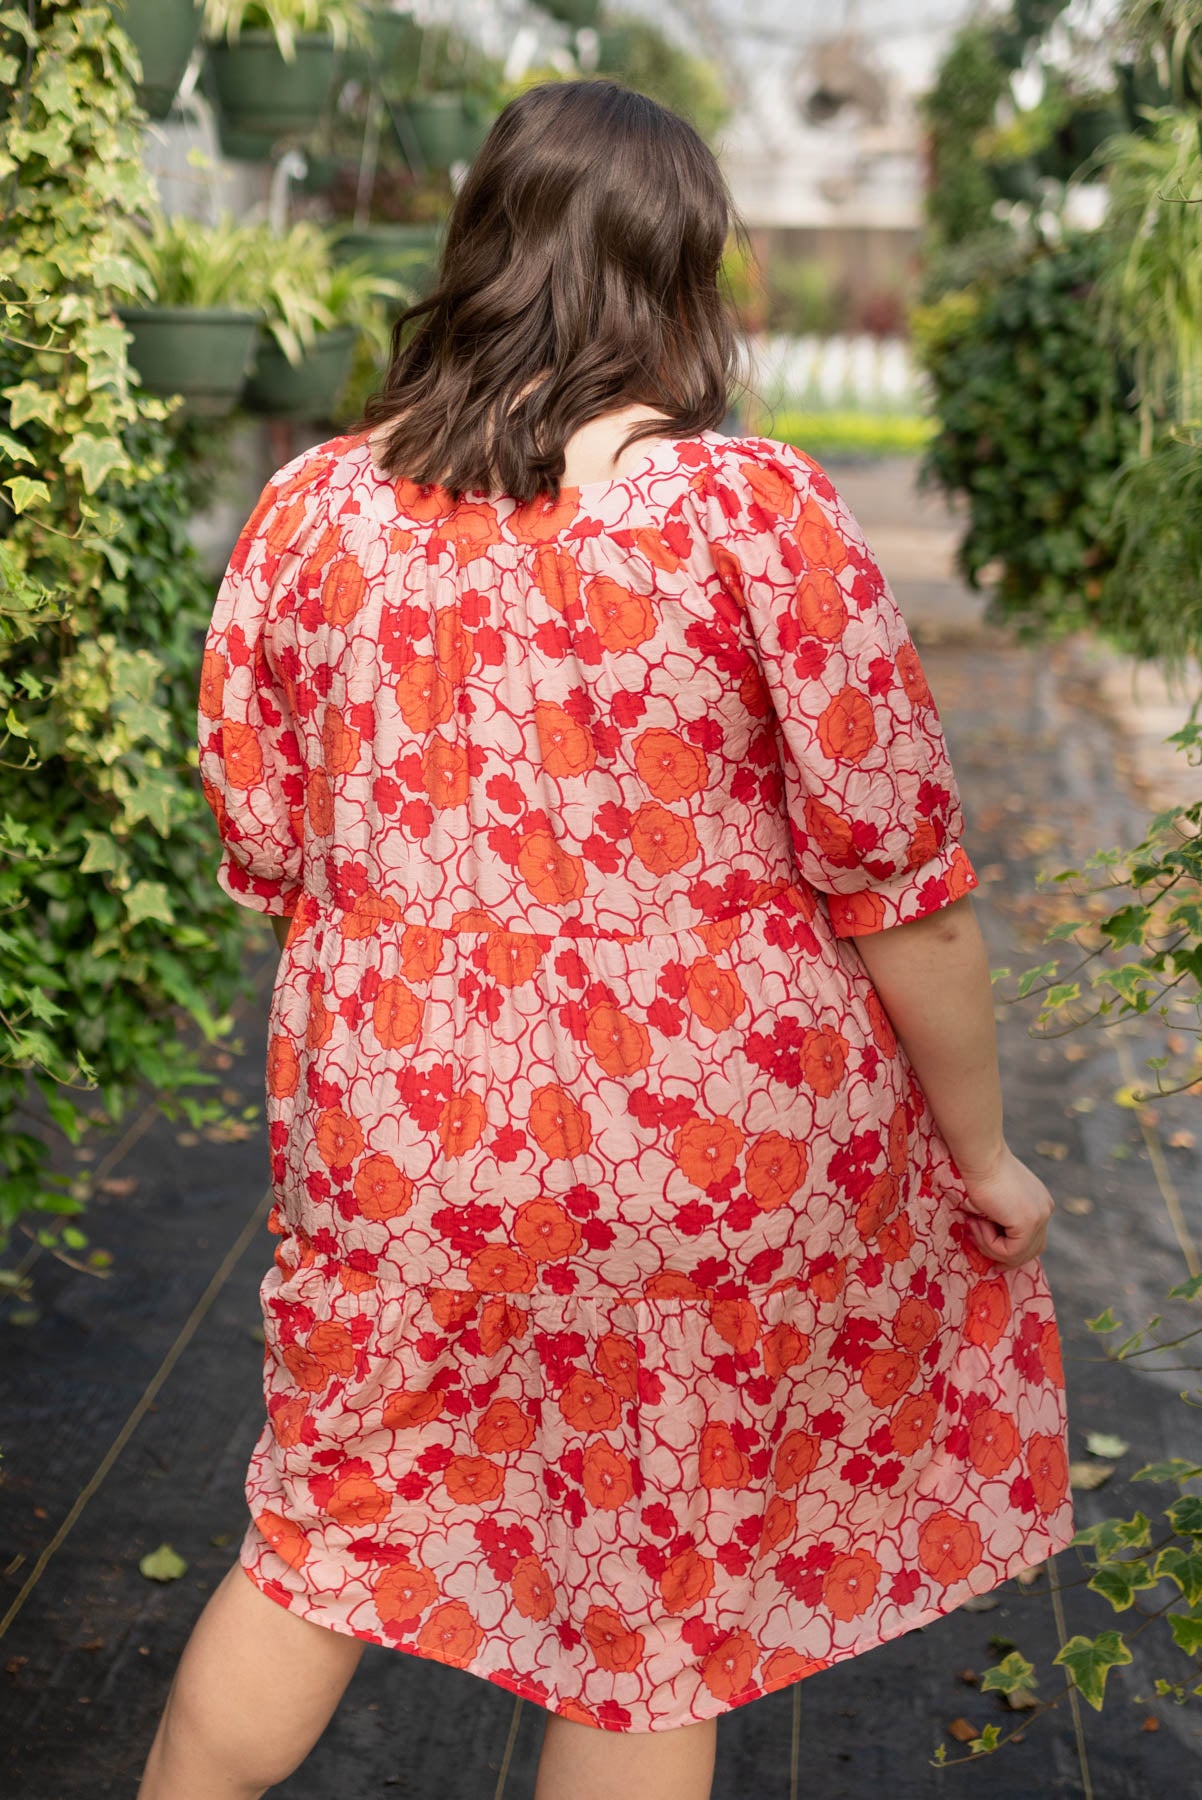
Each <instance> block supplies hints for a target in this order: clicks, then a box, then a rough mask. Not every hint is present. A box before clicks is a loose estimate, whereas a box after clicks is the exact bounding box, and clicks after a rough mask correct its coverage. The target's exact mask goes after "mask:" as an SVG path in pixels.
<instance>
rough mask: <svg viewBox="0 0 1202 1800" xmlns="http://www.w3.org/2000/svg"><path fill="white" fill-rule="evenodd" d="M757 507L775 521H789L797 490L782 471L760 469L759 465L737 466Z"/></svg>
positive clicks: (769, 468)
mask: <svg viewBox="0 0 1202 1800" xmlns="http://www.w3.org/2000/svg"><path fill="white" fill-rule="evenodd" d="M739 469H740V472H741V474H742V475H743V478H744V480H745V481H746V483H747V486H748V487H749V488H750V489H751V492H752V494H753V496H754V498H755V502H756V505H757V506H760V507H762V508H763V510H764V511H765V512H766V513H769V514H771V516H772V517H773V518H775V519H791V518H792V517H793V512H794V509H795V507H796V505H797V489H796V488H795V487H794V485H793V482H792V481H791V480H790V478H789V476H788V475H787V474H786V472H785V471H784V470H783V469H774V468H773V467H772V466H771V465H769V466H768V468H766V469H765V468H761V466H760V464H759V463H752V462H745V463H740V464H739Z"/></svg>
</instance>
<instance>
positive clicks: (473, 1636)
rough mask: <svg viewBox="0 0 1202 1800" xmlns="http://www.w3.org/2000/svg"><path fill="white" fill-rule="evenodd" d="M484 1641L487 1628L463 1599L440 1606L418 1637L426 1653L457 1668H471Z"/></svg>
mask: <svg viewBox="0 0 1202 1800" xmlns="http://www.w3.org/2000/svg"><path fill="white" fill-rule="evenodd" d="M483 1641H484V1632H483V1630H482V1629H481V1627H480V1626H479V1625H478V1624H477V1623H476V1621H475V1619H473V1617H472V1615H471V1613H470V1612H469V1611H468V1609H467V1607H466V1606H465V1605H464V1603H463V1601H462V1600H446V1601H444V1602H443V1604H442V1605H441V1606H436V1607H435V1608H434V1611H433V1612H432V1613H431V1614H430V1616H429V1618H428V1619H427V1620H426V1622H425V1624H424V1625H423V1626H422V1628H421V1630H420V1631H419V1632H418V1634H417V1639H416V1643H417V1648H418V1649H419V1650H420V1651H421V1653H422V1655H423V1656H429V1657H431V1658H432V1659H433V1660H434V1661H435V1662H441V1663H450V1665H451V1666H452V1668H456V1669H466V1668H467V1666H468V1664H469V1663H470V1662H471V1660H472V1658H473V1657H474V1656H475V1654H476V1652H477V1650H478V1649H479V1648H480V1645H481V1643H482V1642H483Z"/></svg>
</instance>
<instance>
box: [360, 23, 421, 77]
mask: <svg viewBox="0 0 1202 1800" xmlns="http://www.w3.org/2000/svg"><path fill="white" fill-rule="evenodd" d="M367 31H368V41H367V43H366V44H365V45H363V46H362V47H359V46H356V47H353V48H351V49H349V50H347V51H346V52H345V54H344V55H343V58H342V69H341V74H342V76H343V77H344V78H345V79H346V80H348V81H369V80H371V78H372V77H373V76H375V77H376V78H377V79H383V78H385V77H387V76H389V75H392V74H394V73H395V72H396V71H397V70H400V69H405V70H407V69H416V68H417V64H418V58H419V57H420V55H421V46H422V28H421V26H420V25H419V24H418V23H417V21H416V19H414V18H412V17H411V15H410V14H409V13H407V12H394V11H393V10H392V9H391V8H390V7H386V6H373V7H371V9H370V10H369V12H368V14H367Z"/></svg>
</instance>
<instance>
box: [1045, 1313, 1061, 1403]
mask: <svg viewBox="0 0 1202 1800" xmlns="http://www.w3.org/2000/svg"><path fill="white" fill-rule="evenodd" d="M1039 1355H1040V1360H1041V1361H1042V1363H1043V1372H1044V1376H1045V1378H1046V1379H1047V1380H1048V1381H1050V1382H1051V1383H1052V1385H1053V1387H1058V1388H1062V1387H1063V1386H1064V1361H1063V1358H1062V1356H1061V1351H1060V1332H1059V1330H1058V1329H1057V1326H1056V1321H1055V1319H1049V1320H1048V1321H1047V1322H1046V1324H1045V1325H1044V1327H1043V1330H1042V1331H1041V1332H1040V1334H1039Z"/></svg>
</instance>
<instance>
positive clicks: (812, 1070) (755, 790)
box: [200, 431, 1072, 1731]
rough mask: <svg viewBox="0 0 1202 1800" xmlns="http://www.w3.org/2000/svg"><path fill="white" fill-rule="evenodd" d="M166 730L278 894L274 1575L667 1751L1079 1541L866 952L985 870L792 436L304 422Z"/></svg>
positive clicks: (1007, 1329)
mask: <svg viewBox="0 0 1202 1800" xmlns="http://www.w3.org/2000/svg"><path fill="white" fill-rule="evenodd" d="M200 727H201V730H200V747H201V768H202V772H203V776H204V781H205V787H206V792H207V794H208V797H209V800H210V803H211V805H212V807H213V809H214V812H215V814H216V817H217V820H218V824H219V827H220V832H221V836H222V839H223V843H224V854H223V857H222V860H221V866H220V879H221V881H222V883H223V884H224V886H225V887H226V889H227V890H228V892H229V893H231V894H232V895H233V896H234V898H235V899H237V900H239V901H241V902H243V903H244V904H245V905H247V906H250V907H253V908H255V909H257V910H258V911H260V912H264V913H276V914H291V915H292V918H293V924H292V927H291V931H290V934H289V938H288V943H287V946H286V948H285V950H284V952H283V956H282V959H281V963H280V968H279V973H278V977H277V980H276V984H275V990H274V997H273V1003H272V1008H271V1020H270V1051H269V1063H268V1071H267V1085H268V1114H269V1126H270V1144H271V1157H272V1179H273V1183H274V1206H273V1208H272V1213H271V1219H270V1225H271V1229H272V1230H273V1232H275V1233H276V1234H278V1243H277V1246H276V1249H275V1258H274V1262H273V1264H272V1265H271V1266H270V1268H269V1269H268V1272H267V1274H266V1276H265V1278H264V1280H263V1282H262V1286H261V1298H262V1306H263V1317H264V1327H265V1336H266V1349H265V1395H266V1405H267V1420H266V1423H265V1424H264V1427H263V1431H262V1434H261V1436H260V1438H259V1441H258V1443H257V1445H256V1447H255V1450H254V1453H253V1458H252V1461H251V1464H250V1468H249V1471H248V1474H247V1482H246V1492H247V1498H248V1501H249V1506H250V1512H251V1522H250V1523H249V1525H248V1527H247V1531H246V1536H245V1539H244V1542H243V1544H242V1548H241V1561H242V1563H243V1566H244V1567H245V1569H246V1572H247V1574H248V1575H249V1576H250V1578H251V1579H252V1580H253V1581H255V1582H256V1583H257V1584H258V1585H259V1586H260V1588H261V1589H262V1591H263V1592H264V1593H266V1594H268V1595H269V1596H270V1597H271V1598H272V1599H273V1600H274V1601H276V1602H278V1604H279V1605H281V1606H283V1607H286V1608H288V1609H290V1610H291V1611H292V1612H294V1613H296V1614H297V1615H299V1616H300V1617H302V1618H305V1619H309V1620H313V1621H316V1622H317V1623H318V1624H321V1625H325V1626H328V1627H330V1628H332V1629H333V1630H335V1631H340V1632H346V1633H351V1634H354V1635H355V1636H358V1637H361V1638H365V1639H368V1640H370V1641H372V1642H376V1643H382V1644H387V1645H392V1646H395V1647H396V1648H398V1649H401V1650H405V1651H409V1652H411V1653H413V1654H416V1655H418V1656H423V1657H431V1658H434V1659H435V1660H437V1661H440V1662H443V1663H450V1664H453V1665H456V1666H458V1667H460V1668H463V1669H467V1670H470V1671H472V1672H474V1673H475V1674H477V1675H480V1676H483V1677H485V1678H486V1679H488V1680H490V1681H493V1682H496V1683H498V1684H499V1685H500V1686H502V1687H504V1688H507V1689H509V1690H511V1691H512V1692H513V1693H515V1694H518V1695H522V1696H525V1697H527V1698H529V1699H530V1700H533V1701H535V1702H537V1703H538V1704H539V1705H541V1706H543V1707H546V1708H548V1709H550V1710H552V1711H554V1712H558V1713H562V1714H564V1715H566V1716H567V1717H569V1718H572V1719H576V1720H580V1721H583V1722H585V1723H587V1724H591V1725H594V1726H597V1727H600V1728H603V1729H608V1730H614V1731H658V1730H666V1729H669V1728H671V1727H674V1726H678V1725H683V1724H687V1723H689V1722H692V1721H696V1720H701V1719H707V1718H710V1717H713V1716H714V1715H716V1714H719V1713H723V1712H725V1711H727V1710H728V1709H730V1708H732V1707H735V1706H740V1705H742V1704H744V1703H745V1702H747V1701H750V1700H754V1699H756V1698H757V1697H758V1696H760V1695H762V1694H765V1693H769V1692H771V1691H772V1690H774V1689H777V1688H780V1687H783V1686H785V1685H786V1684H788V1683H791V1682H795V1681H797V1680H798V1679H799V1678H801V1677H803V1676H806V1675H809V1674H811V1673H813V1672H814V1671H816V1670H820V1669H824V1668H826V1667H828V1666H829V1665H830V1664H832V1663H836V1662H839V1661H841V1660H842V1659H844V1658H846V1657H850V1656H854V1655H856V1654H858V1653H859V1652H861V1651H864V1650H867V1649H869V1648H871V1647H872V1646H873V1645H874V1644H878V1643H880V1642H882V1641H883V1640H885V1639H888V1638H892V1637H894V1636H896V1635H897V1634H898V1633H901V1632H904V1631H908V1630H911V1629H912V1628H913V1627H915V1626H917V1625H921V1624H923V1623H924V1622H926V1621H928V1620H930V1619H933V1618H934V1617H935V1616H936V1615H938V1614H940V1613H943V1612H946V1611H948V1610H949V1609H951V1608H953V1607H955V1606H957V1605H958V1604H959V1603H960V1602H961V1601H963V1600H964V1599H966V1598H967V1597H968V1596H969V1595H973V1594H979V1593H982V1592H984V1591H985V1590H986V1589H989V1588H992V1587H994V1586H995V1585H997V1584H998V1583H999V1582H1001V1581H1003V1580H1004V1579H1005V1578H1006V1577H1007V1576H1009V1575H1011V1574H1013V1573H1014V1572H1016V1571H1017V1570H1018V1569H1020V1568H1022V1567H1024V1566H1026V1565H1029V1564H1031V1563H1035V1562H1037V1561H1039V1560H1041V1559H1043V1558H1045V1557H1047V1556H1049V1555H1050V1554H1052V1553H1053V1552H1054V1551H1056V1550H1059V1549H1061V1548H1062V1547H1063V1546H1065V1545H1066V1544H1067V1543H1068V1541H1069V1538H1070V1536H1071V1534H1072V1506H1071V1500H1070V1497H1069V1492H1068V1468H1067V1456H1066V1423H1065V1409H1064V1389H1063V1374H1062V1369H1061V1362H1060V1351H1059V1344H1058V1339H1057V1329H1056V1323H1055V1319H1054V1315H1053V1308H1052V1302H1051V1298H1050V1296H1049V1292H1048V1288H1047V1285H1046V1281H1045V1278H1044V1274H1043V1271H1042V1269H1041V1267H1040V1265H1039V1263H1037V1262H1032V1263H1028V1264H1027V1265H1026V1266H1025V1267H1023V1268H1021V1269H1019V1270H1016V1271H1008V1270H1005V1269H1003V1268H1001V1267H1000V1265H998V1264H997V1263H994V1262H992V1261H990V1260H988V1259H987V1258H986V1257H985V1256H983V1255H982V1254H981V1253H980V1252H979V1250H978V1249H977V1248H976V1246H975V1244H974V1243H973V1241H972V1239H971V1237H970V1234H969V1230H968V1225H967V1219H966V1214H965V1210H964V1205H963V1202H964V1199H965V1190H964V1186H963V1182H962V1179H961V1177H960V1174H959V1171H958V1170H957V1169H956V1166H955V1163H954V1161H953V1160H952V1158H951V1155H950V1153H949V1151H948V1148H947V1145H946V1143H945V1142H944V1140H943V1139H942V1137H941V1135H940V1133H939V1130H938V1128H937V1126H936V1124H935V1122H934V1119H933V1117H932V1115H931V1112H930V1110H929V1107H928V1104H927V1101H926V1098H925V1096H924V1094H923V1092H922V1089H921V1088H920V1086H919V1084H918V1081H917V1078H916V1076H915V1073H914V1070H913V1068H912V1066H911V1065H910V1063H909V1061H908V1059H907V1057H906V1055H905V1053H904V1051H903V1050H902V1049H901V1047H900V1046H899V1044H898V1042H897V1040H896V1038H895V1035H894V1032H893V1030H892V1029H891V1026H890V1021H889V1018H888V1017H887V1015H886V1012H885V1010H884V1008H883V1006H882V1004H881V1002H880V999H879V998H878V996H877V994H876V991H875V989H874V987H873V984H872V982H871V980H870V978H869V976H868V973H867V970H866V968H865V966H864V964H863V962H862V961H861V959H860V957H859V954H858V952H857V950H856V946H855V939H856V937H857V936H862V935H864V934H867V933H870V932H874V931H878V930H881V929H883V928H886V927H889V926H893V925H897V924H900V923H902V922H905V921H908V920H912V919H917V918H919V917H921V916H923V915H924V914H927V913H930V912H933V911H934V910H936V909H937V908H939V907H943V906H946V905H948V904H950V903H951V902H953V901H954V900H956V899H958V898H959V897H960V896H961V895H963V894H965V893H967V892H968V891H969V890H970V889H971V888H973V887H974V886H976V876H975V874H974V872H973V869H972V866H971V864H970V862H969V859H968V857H967V855H966V853H965V851H964V848H963V846H962V844H961V842H960V838H961V833H962V829H963V817H962V810H961V803H960V797H959V794H958V791H957V787H956V783H955V779H954V776H953V773H952V770H951V767H950V766H949V763H948V758H947V753H946V749H945V744H944V739H943V735H942V730H941V727H940V722H939V718H938V715H937V712H936V709H935V706H934V703H933V701H932V698H931V694H930V691H929V689H928V687H927V683H926V681H925V679H924V676H923V671H922V668H921V666H920V663H919V658H918V656H917V654H916V652H915V649H914V645H913V643H912V641H911V639H910V636H909V634H908V632H907V630H906V627H905V625H904V623H903V620H902V618H901V616H900V614H899V612H898V609H897V606H896V604H895V602H894V600H893V597H892V595H891V593H890V591H889V588H888V587H887V585H886V583H885V581H884V579H883V577H882V574H881V572H880V570H879V568H878V566H877V564H876V562H875V561H874V559H873V557H872V555H871V554H870V552H869V550H868V548H867V547H866V545H865V542H864V539H863V537H862V535H861V533H860V530H859V529H858V527H857V525H856V522H855V520H854V519H853V517H852V516H851V514H850V513H849V511H848V509H847V507H846V505H844V503H843V502H842V500H841V499H840V497H839V495H838V493H837V492H836V490H835V488H834V487H833V486H832V484H831V482H830V480H829V478H828V477H827V476H826V475H825V474H824V472H823V471H822V470H821V469H820V468H819V467H818V466H817V465H816V464H815V463H813V462H812V461H811V460H810V459H809V458H807V457H806V456H804V455H802V454H801V453H800V452H798V451H796V450H794V449H791V448H789V447H787V446H785V445H783V444H780V443H776V442H774V441H772V440H770V439H765V438H760V437H743V438H725V437H722V436H721V435H719V434H718V433H717V432H713V431H707V432H702V433H701V434H700V435H699V436H697V437H694V438H689V439H682V440H679V441H667V440H659V441H657V442H655V443H652V444H650V445H649V447H648V448H647V452H646V455H645V456H644V458H643V460H642V462H641V463H640V464H639V465H638V467H637V468H636V469H635V471H634V473H633V474H631V475H629V476H627V477H625V478H622V479H617V480H613V481H608V482H602V483H593V484H589V485H587V486H584V487H579V488H565V489H564V490H563V492H562V494H561V496H560V498H559V500H558V501H557V502H555V503H552V502H551V501H550V500H549V499H543V500H539V501H537V502H535V503H532V504H525V505H523V504H518V503H515V502H514V501H512V500H510V499H507V498H497V497H495V496H493V497H490V496H488V495H487V494H485V493H483V492H481V493H476V494H471V495H469V496H467V497H466V498H465V499H463V500H462V501H460V502H459V503H456V502H454V501H453V500H452V499H451V497H450V496H449V495H448V494H447V493H446V492H445V490H443V489H441V488H438V487H426V488H420V487H417V486H415V485H413V484H411V483H408V482H404V481H401V482H395V481H393V480H391V479H389V478H387V477H385V476H384V475H382V474H381V473H380V472H379V471H378V470H377V469H376V467H375V465H374V463H373V460H372V455H371V450H370V447H369V444H368V442H367V439H366V438H365V437H364V436H350V437H343V438H339V439H336V440H334V441H333V442H330V443H327V444H324V445H321V446H319V447H318V448H316V449H314V450H311V451H309V452H306V454H304V455H303V456H301V457H299V458H297V459H296V460H295V461H294V462H292V463H290V464H289V465H288V466H287V467H286V468H285V469H283V470H281V472H280V473H279V474H278V475H277V476H276V477H275V478H274V479H273V480H272V482H271V483H270V484H269V486H268V487H267V489H266V491H265V493H264V494H263V497H262V499H261V501H260V503H259V505H258V507H257V509H256V511H255V513H254V515H253V517H252V518H251V519H250V521H249V523H248V524H247V526H246V528H245V531H244V532H243V534H242V537H241V539H240V541H239V543H238V546H237V548H236V551H235V553H234V556H233V559H232V561H231V563H230V567H229V572H228V574H227V576H226V579H225V582H224V584H223V586H222V589H221V592H220V595H219V597H218V601H217V605H216V609H215V612H214V615H213V621H212V627H211V630H210V633H209V637H208V642H207V647H206V653H205V662H204V676H203V689H202V695H201V709H200Z"/></svg>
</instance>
